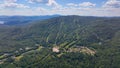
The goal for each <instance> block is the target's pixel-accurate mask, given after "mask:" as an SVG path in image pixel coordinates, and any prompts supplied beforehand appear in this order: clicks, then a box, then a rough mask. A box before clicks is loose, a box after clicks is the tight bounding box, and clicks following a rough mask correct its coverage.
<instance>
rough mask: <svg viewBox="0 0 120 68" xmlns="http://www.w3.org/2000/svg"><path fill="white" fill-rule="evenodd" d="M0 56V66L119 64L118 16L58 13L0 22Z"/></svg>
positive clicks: (113, 67) (103, 67)
mask: <svg viewBox="0 0 120 68" xmlns="http://www.w3.org/2000/svg"><path fill="white" fill-rule="evenodd" d="M54 49H55V50H54ZM6 54H7V56H6ZM4 56H5V57H4ZM0 59H1V61H0V64H1V65H0V67H1V68H8V67H9V68H10V67H11V68H16V67H20V68H119V67H120V65H119V64H120V18H119V17H90V16H89V17H86V16H85V17H84V16H60V17H54V18H51V19H47V20H42V21H37V22H34V23H30V24H27V25H23V26H8V25H1V26H0ZM3 61H4V62H3Z"/></svg>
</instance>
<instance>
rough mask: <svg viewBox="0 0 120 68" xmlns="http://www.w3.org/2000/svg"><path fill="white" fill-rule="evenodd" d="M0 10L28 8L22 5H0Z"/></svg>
mask: <svg viewBox="0 0 120 68" xmlns="http://www.w3.org/2000/svg"><path fill="white" fill-rule="evenodd" d="M0 7H1V8H29V6H25V5H23V4H18V3H4V4H0Z"/></svg>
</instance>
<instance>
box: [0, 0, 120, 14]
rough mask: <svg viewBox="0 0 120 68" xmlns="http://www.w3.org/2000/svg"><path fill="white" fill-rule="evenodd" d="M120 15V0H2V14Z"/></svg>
mask: <svg viewBox="0 0 120 68" xmlns="http://www.w3.org/2000/svg"><path fill="white" fill-rule="evenodd" d="M54 14H60V15H80V16H120V0H0V15H7V16H13V15H24V16H40V15H54Z"/></svg>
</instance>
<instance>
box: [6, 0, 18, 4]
mask: <svg viewBox="0 0 120 68" xmlns="http://www.w3.org/2000/svg"><path fill="white" fill-rule="evenodd" d="M4 2H5V3H15V2H17V0H4Z"/></svg>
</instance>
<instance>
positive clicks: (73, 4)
mask: <svg viewBox="0 0 120 68" xmlns="http://www.w3.org/2000/svg"><path fill="white" fill-rule="evenodd" d="M67 6H73V7H76V6H78V4H75V3H68V4H67Z"/></svg>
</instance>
